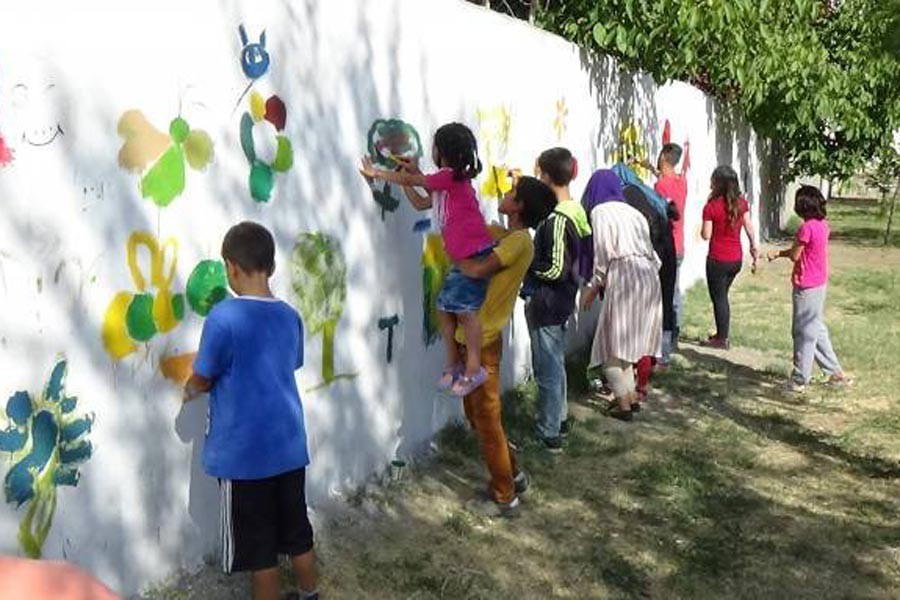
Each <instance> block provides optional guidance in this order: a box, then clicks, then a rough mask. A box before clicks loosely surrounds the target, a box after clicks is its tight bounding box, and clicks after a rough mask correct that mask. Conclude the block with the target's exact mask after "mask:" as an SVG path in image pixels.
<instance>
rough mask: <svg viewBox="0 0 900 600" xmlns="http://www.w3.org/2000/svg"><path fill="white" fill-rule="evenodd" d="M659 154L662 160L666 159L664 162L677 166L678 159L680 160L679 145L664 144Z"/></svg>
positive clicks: (680, 151)
mask: <svg viewBox="0 0 900 600" xmlns="http://www.w3.org/2000/svg"><path fill="white" fill-rule="evenodd" d="M659 155H660V157H661V158H662V159H663V160H664V161H666V164H668V165H669V166H670V167H673V168H674V167H676V166H678V161H680V160H681V155H682V150H681V146H679V145H678V144H665V145H664V146H663V147H662V150H661V151H660V153H659Z"/></svg>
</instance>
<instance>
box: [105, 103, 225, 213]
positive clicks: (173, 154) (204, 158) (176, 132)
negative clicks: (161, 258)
mask: <svg viewBox="0 0 900 600" xmlns="http://www.w3.org/2000/svg"><path fill="white" fill-rule="evenodd" d="M118 131H119V135H120V136H121V137H122V138H123V139H124V140H125V142H124V143H123V144H122V148H121V149H120V150H119V166H121V167H122V168H123V169H125V170H127V171H130V172H133V173H140V174H141V196H143V197H144V198H150V199H151V200H152V201H153V203H154V204H156V205H157V206H160V207H164V206H168V205H169V204H170V203H171V202H172V200H174V199H175V198H177V197H178V196H180V195H181V194H182V192H184V185H185V166H184V163H185V161H187V164H188V165H190V167H191V168H192V169H195V170H197V171H202V170H203V169H205V168H206V167H207V166H208V165H209V163H210V162H212V158H213V143H212V139H210V137H209V134H208V133H206V132H205V131H203V130H200V129H191V127H190V125H188V122H187V121H185V120H184V119H183V118H181V117H180V116H178V117H175V118H174V119H172V122H171V123H170V124H169V133H168V135H167V134H165V133H163V132H161V131H159V130H158V129H156V128H155V127H154V126H153V125H152V124H151V123H150V121H149V120H147V117H145V116H144V113H142V112H141V111H139V110H129V111H126V112H125V113H124V114H123V115H122V117H121V118H120V119H119V126H118Z"/></svg>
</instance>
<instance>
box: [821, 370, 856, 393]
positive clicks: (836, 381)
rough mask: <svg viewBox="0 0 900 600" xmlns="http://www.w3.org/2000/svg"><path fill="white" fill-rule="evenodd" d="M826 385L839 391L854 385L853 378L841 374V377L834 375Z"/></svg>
mask: <svg viewBox="0 0 900 600" xmlns="http://www.w3.org/2000/svg"><path fill="white" fill-rule="evenodd" d="M826 385H828V386H830V387H833V388H835V389H838V390H842V389H845V388H848V387H850V386H851V385H853V378H852V377H850V376H849V375H847V374H846V373H841V374H839V375H832V376H831V377H829V378H828V382H827V383H826Z"/></svg>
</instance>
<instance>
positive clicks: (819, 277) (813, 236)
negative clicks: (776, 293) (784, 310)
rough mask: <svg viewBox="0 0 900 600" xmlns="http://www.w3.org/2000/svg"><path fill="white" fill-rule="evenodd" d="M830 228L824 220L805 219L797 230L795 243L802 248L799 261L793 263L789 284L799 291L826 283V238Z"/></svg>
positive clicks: (829, 233)
mask: <svg viewBox="0 0 900 600" xmlns="http://www.w3.org/2000/svg"><path fill="white" fill-rule="evenodd" d="M830 235H831V228H830V227H828V221H826V220H825V219H822V220H819V219H807V220H806V221H804V222H803V225H801V226H800V229H798V230H797V242H799V243H800V244H801V245H802V246H803V252H801V253H800V259H799V260H797V262H795V263H794V273H793V275H791V282H792V283H793V284H794V287H796V288H800V289H803V290H805V289H809V288H816V287H820V286H823V285H825V284H826V283H828V237H829V236H830Z"/></svg>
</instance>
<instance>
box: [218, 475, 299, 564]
mask: <svg viewBox="0 0 900 600" xmlns="http://www.w3.org/2000/svg"><path fill="white" fill-rule="evenodd" d="M305 488H306V469H297V470H296V471H288V472H287V473H282V474H281V475H275V476H274V477H267V478H266V479H220V480H219V490H220V491H221V494H222V497H221V507H220V508H221V520H222V568H223V569H224V570H225V572H226V573H232V572H235V571H259V570H261V569H270V568H272V567H275V566H277V565H278V555H279V554H285V555H287V556H297V555H300V554H305V553H306V552H309V551H310V550H312V547H313V530H312V525H310V523H309V517H308V516H307V515H306V489H305Z"/></svg>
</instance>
